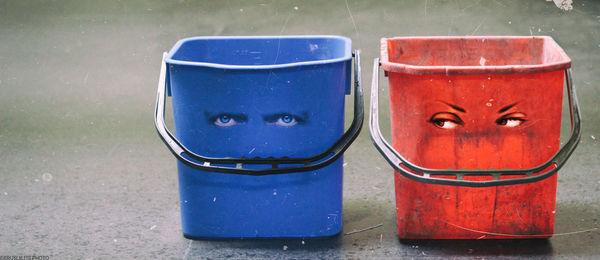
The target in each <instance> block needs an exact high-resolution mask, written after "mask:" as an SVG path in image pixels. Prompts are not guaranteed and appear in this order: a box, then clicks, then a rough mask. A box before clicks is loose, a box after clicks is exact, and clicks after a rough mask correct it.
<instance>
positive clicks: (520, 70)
mask: <svg viewBox="0 0 600 260" xmlns="http://www.w3.org/2000/svg"><path fill="white" fill-rule="evenodd" d="M377 65H378V64H375V65H374V70H378V68H377ZM570 65H571V61H570V59H569V57H568V56H567V55H566V54H565V53H564V51H563V50H562V49H561V48H560V47H559V46H558V44H556V43H555V42H554V40H553V39H552V38H550V37H398V38H383V39H382V40H381V67H382V69H383V70H384V71H385V74H386V75H387V76H388V78H389V88H390V109H391V116H390V121H391V128H392V129H391V130H392V131H391V136H392V145H391V146H390V145H389V144H387V142H385V141H384V140H383V141H382V139H381V138H379V137H378V136H377V135H380V133H379V129H378V128H377V129H373V127H374V125H372V129H371V134H372V136H375V137H374V141H375V142H376V145H377V143H379V146H378V148H379V150H380V151H381V152H382V153H383V154H384V155H386V154H387V155H389V156H388V157H394V159H390V158H386V159H388V161H390V163H391V164H392V166H394V169H396V173H395V174H394V176H395V190H396V206H397V222H398V236H399V237H400V238H404V239H482V238H485V239H492V238H493V239H496V238H547V237H550V236H552V234H553V229H554V215H555V201H556V180H557V177H556V176H557V175H556V174H554V173H556V171H557V170H558V168H560V167H561V166H562V165H563V164H564V161H565V160H566V159H567V158H568V157H569V155H570V154H571V153H572V151H573V149H575V146H576V145H577V140H578V138H579V135H580V132H579V127H580V126H579V123H578V122H579V121H578V120H579V115H578V109H577V108H576V102H574V103H575V104H574V105H573V106H572V112H573V111H574V112H575V113H576V115H575V116H576V117H577V118H576V119H575V120H576V121H577V125H576V126H574V128H573V129H576V130H573V131H574V132H573V134H572V136H571V138H570V140H569V142H568V145H566V146H565V147H563V149H562V150H561V151H560V152H559V144H560V131H561V112H562V96H563V86H564V82H565V71H566V70H567V69H568V68H569V67H570ZM377 75H378V74H377V72H374V76H373V77H374V81H375V80H376V77H378V76H377ZM569 75H570V74H569ZM377 83H378V82H377ZM377 83H374V85H375V87H374V89H377ZM570 87H571V86H569V91H570V92H569V94H570V96H572V97H573V98H574V93H572V94H571V88H570ZM373 91H376V90H373ZM373 95H376V93H375V94H373ZM375 98H376V97H375ZM372 99H373V97H372ZM372 102H373V101H372ZM372 106H373V103H372ZM373 109H374V108H373V107H372V113H375V112H373ZM375 110H376V109H375ZM377 120H378V119H377ZM377 124H378V122H377ZM377 127H378V125H377Z"/></svg>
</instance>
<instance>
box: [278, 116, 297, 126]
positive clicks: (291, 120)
mask: <svg viewBox="0 0 600 260" xmlns="http://www.w3.org/2000/svg"><path fill="white" fill-rule="evenodd" d="M297 123H298V121H297V120H296V118H295V117H294V116H292V115H287V114H285V115H281V116H280V117H279V118H278V119H277V121H275V124H276V125H278V126H294V125H296V124H297Z"/></svg>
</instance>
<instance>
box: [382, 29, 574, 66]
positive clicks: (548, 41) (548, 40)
mask: <svg viewBox="0 0 600 260" xmlns="http://www.w3.org/2000/svg"><path fill="white" fill-rule="evenodd" d="M459 39H464V40H506V39H508V40H534V39H541V40H542V41H543V43H544V45H545V47H546V48H547V50H550V51H552V52H554V53H555V54H556V56H557V57H558V60H557V61H554V62H544V63H541V64H527V65H519V64H512V65H489V66H456V65H433V66H429V65H426V66H424V65H415V64H407V63H400V62H391V61H389V56H388V41H389V40H395V41H412V40H432V41H433V40H435V41H439V40H459ZM381 67H382V69H383V70H385V71H386V72H399V73H405V74H413V75H432V74H434V75H477V74H489V75H493V74H524V73H541V72H551V71H556V70H564V69H568V68H570V67H571V59H570V58H569V56H567V54H566V53H565V51H564V50H563V49H562V48H561V47H560V46H559V45H558V44H557V43H556V42H555V41H554V39H552V37H550V36H449V37H448V36H434V37H391V38H381Z"/></svg>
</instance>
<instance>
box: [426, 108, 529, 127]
mask: <svg viewBox="0 0 600 260" xmlns="http://www.w3.org/2000/svg"><path fill="white" fill-rule="evenodd" d="M525 121H527V116H526V115H525V114H523V113H521V112H515V113H510V114H506V115H503V116H501V117H500V118H498V119H497V120H496V124H497V125H499V126H504V127H517V126H520V125H521V124H523V123H524V122H525ZM429 122H430V123H432V124H433V125H435V126H436V127H439V128H443V129H453V128H456V127H458V126H462V125H464V124H465V123H464V122H463V120H462V119H460V117H459V116H457V115H456V114H454V113H450V112H438V113H435V114H434V115H433V116H431V119H429Z"/></svg>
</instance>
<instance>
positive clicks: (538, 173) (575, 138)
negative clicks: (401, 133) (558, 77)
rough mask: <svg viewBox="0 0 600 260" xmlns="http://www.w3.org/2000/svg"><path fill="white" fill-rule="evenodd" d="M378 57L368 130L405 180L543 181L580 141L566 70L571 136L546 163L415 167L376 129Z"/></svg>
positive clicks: (453, 182) (482, 183) (457, 182)
mask: <svg viewBox="0 0 600 260" xmlns="http://www.w3.org/2000/svg"><path fill="white" fill-rule="evenodd" d="M379 66H380V63H379V58H376V59H375V61H374V64H373V81H372V85H371V117H370V119H369V130H370V133H371V139H372V140H373V143H374V144H375V147H376V148H377V150H379V152H380V153H381V154H382V155H383V156H384V158H385V159H386V160H387V161H388V163H389V164H390V165H391V166H392V167H393V168H394V169H395V170H396V171H397V172H399V173H400V174H402V175H404V176H405V177H407V178H409V179H412V180H415V181H420V182H424V183H430V184H444V185H453V186H466V187H491V186H501V185H511V184H521V183H531V182H536V181H540V180H543V179H545V178H548V177H550V176H552V175H553V174H554V173H556V172H557V171H558V170H559V169H560V168H561V167H562V166H563V165H564V164H565V162H566V161H567V159H568V158H569V156H571V154H572V153H573V151H574V150H575V148H576V147H577V144H578V143H579V139H581V115H580V114H579V103H578V101H577V96H576V94H575V86H574V85H573V82H572V77H571V69H566V70H565V75H566V79H567V92H568V95H569V107H570V114H571V136H570V137H569V141H568V142H567V143H566V144H565V145H563V147H561V149H560V150H559V151H558V152H557V153H556V154H555V155H554V156H553V157H552V158H551V159H550V160H548V161H547V162H545V163H543V164H541V165H538V166H536V167H533V168H529V169H492V170H457V169H445V170H443V169H428V168H423V167H420V166H417V165H415V164H413V163H411V162H409V161H408V160H406V159H405V158H404V157H402V155H400V154H399V153H398V152H397V151H396V150H394V148H393V147H392V146H391V145H390V144H389V143H388V142H387V141H386V140H385V139H384V138H383V136H382V135H381V130H380V128H379ZM507 175H526V177H521V178H513V179H500V177H501V176H507ZM433 176H455V177H456V179H442V178H435V177H433ZM464 176H493V178H494V179H493V180H489V181H473V180H464V179H463V177H464Z"/></svg>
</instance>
